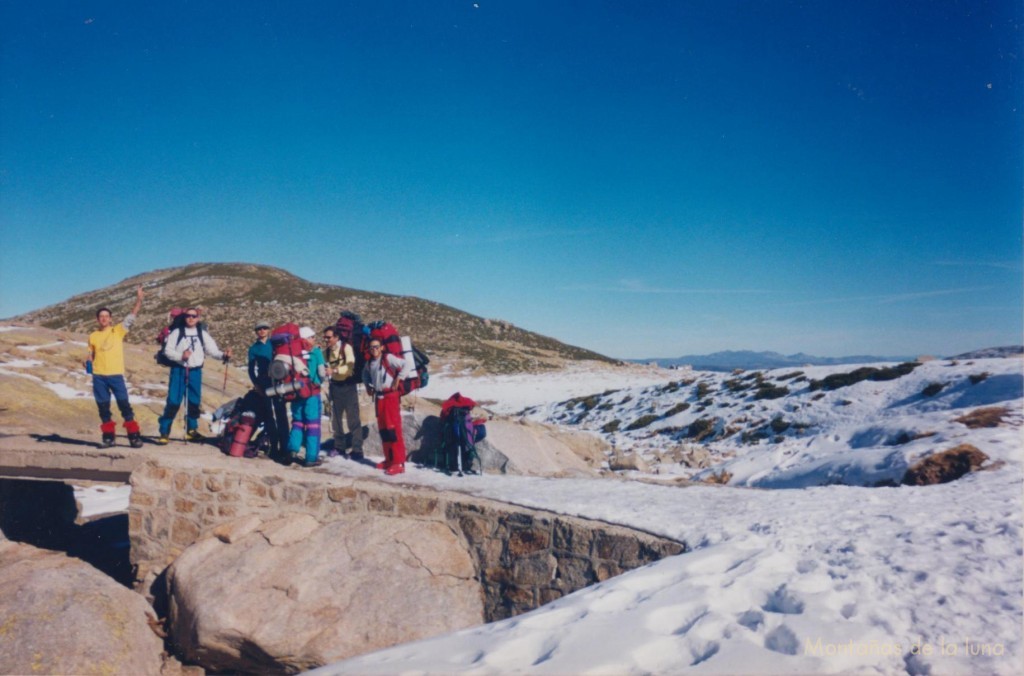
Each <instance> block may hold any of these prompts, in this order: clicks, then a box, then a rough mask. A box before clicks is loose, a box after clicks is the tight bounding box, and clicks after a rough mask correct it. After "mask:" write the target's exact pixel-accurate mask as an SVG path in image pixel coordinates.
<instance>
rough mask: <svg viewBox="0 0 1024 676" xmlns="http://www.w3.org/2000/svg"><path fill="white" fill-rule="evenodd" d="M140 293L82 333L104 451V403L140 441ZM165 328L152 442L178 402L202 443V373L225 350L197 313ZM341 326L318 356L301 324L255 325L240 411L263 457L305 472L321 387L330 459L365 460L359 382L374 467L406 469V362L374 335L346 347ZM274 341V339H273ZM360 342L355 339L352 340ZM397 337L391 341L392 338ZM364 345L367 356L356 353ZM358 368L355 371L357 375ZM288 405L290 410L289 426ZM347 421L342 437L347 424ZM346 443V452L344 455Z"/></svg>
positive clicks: (190, 435) (348, 341) (110, 433)
mask: <svg viewBox="0 0 1024 676" xmlns="http://www.w3.org/2000/svg"><path fill="white" fill-rule="evenodd" d="M144 296H145V294H144V292H143V290H142V287H141V286H140V287H139V288H138V289H137V290H136V300H135V305H134V307H133V308H132V310H131V312H130V313H129V314H128V315H127V316H126V317H125V318H124V320H122V321H121V322H120V323H118V324H114V320H113V314H112V313H111V311H110V309H109V308H106V307H102V308H100V309H99V310H98V311H97V312H96V321H97V323H98V325H99V328H98V329H97V330H95V331H93V332H92V333H91V334H90V336H89V358H88V359H87V360H86V370H87V371H88V372H89V373H91V374H92V378H93V396H94V397H95V399H96V405H97V407H98V409H99V415H100V432H101V435H102V445H103V446H112V445H114V443H115V439H116V433H117V426H116V423H115V422H114V420H113V414H112V411H111V398H113V400H114V402H116V404H117V407H118V409H119V411H120V413H121V417H122V418H123V419H124V429H125V433H126V434H127V436H128V442H129V444H130V445H131V447H132V448H139V447H141V446H142V444H143V439H142V435H141V431H140V429H139V424H138V422H137V421H136V420H135V414H134V411H133V410H132V407H131V404H130V403H129V401H128V388H127V384H126V382H125V377H124V375H125V366H124V363H125V362H124V338H125V336H126V335H127V334H128V332H129V330H130V329H131V327H132V326H133V324H134V323H135V321H136V317H137V315H138V313H139V311H140V310H141V308H142V300H143V298H144ZM174 319H175V321H173V322H172V324H171V325H170V326H169V327H168V328H166V329H164V332H163V333H162V334H161V336H160V338H159V339H158V341H159V342H160V343H161V347H160V351H159V352H158V354H157V361H158V362H159V363H161V364H163V365H164V366H167V367H168V368H169V369H170V375H169V378H168V386H167V400H166V402H165V405H164V410H163V413H162V415H161V416H160V417H159V420H158V423H159V432H158V437H157V438H156V443H158V444H167V443H169V442H170V432H171V426H172V424H173V422H174V420H175V419H176V417H177V415H178V412H179V410H180V408H181V404H182V402H183V401H185V402H186V410H185V440H186V441H203V440H204V439H205V437H204V436H203V435H202V434H201V433H200V432H199V429H198V428H199V416H200V412H201V408H200V404H201V401H202V387H203V366H204V364H205V362H206V359H207V357H209V358H212V359H220V360H222V361H224V362H225V363H227V361H228V360H229V359H230V358H231V350H230V348H227V349H224V350H221V349H220V347H219V346H218V345H217V342H216V341H215V340H214V339H213V337H212V336H211V335H210V333H209V331H208V330H207V329H206V327H205V326H204V325H203V324H202V323H201V322H200V311H199V309H198V308H194V307H193V308H187V309H185V310H183V311H182V312H180V316H178V317H175V318H174ZM340 325H341V324H340V320H339V325H335V326H328V327H325V328H324V329H323V330H322V331H321V335H322V338H323V345H324V349H323V350H321V348H320V346H319V345H317V342H318V341H317V333H316V332H315V331H314V330H313V329H312V328H310V327H308V326H303V327H298V326H296V325H294V324H284V325H281V326H279V327H278V329H277V330H276V331H274V333H273V334H272V333H271V332H272V326H271V324H270V323H268V322H266V321H258V322H256V324H255V326H254V330H255V333H256V340H255V342H254V343H253V344H252V346H251V347H250V348H249V352H248V374H249V380H250V382H251V383H252V390H251V391H250V392H249V393H248V394H247V395H246V397H245V399H246V402H247V403H248V404H250V405H251V406H252V407H254V408H256V409H257V410H256V411H255V414H256V416H257V417H258V419H259V421H260V422H261V423H262V425H263V438H264V439H265V440H266V442H265V444H266V450H267V454H268V456H269V457H270V458H272V459H274V460H276V461H278V462H281V463H283V464H291V463H292V462H295V463H298V464H301V465H304V466H316V465H318V464H320V450H321V448H320V437H321V430H320V420H321V413H322V402H321V389H322V387H323V386H324V384H325V382H326V384H327V387H326V393H327V396H328V401H329V402H330V404H329V405H330V414H331V424H332V433H333V439H332V447H331V450H330V451H329V452H330V453H331V454H332V455H345V456H346V457H349V458H351V459H352V460H357V461H358V460H363V459H364V455H363V426H362V421H361V419H360V415H359V392H358V385H359V384H360V383H361V384H362V385H363V386H364V387H365V389H366V392H367V394H368V395H369V396H370V397H371V398H372V399H373V401H374V409H375V413H376V417H377V425H378V429H379V431H380V437H381V442H382V445H383V449H384V461H383V462H380V463H377V465H376V466H377V468H378V469H382V470H384V471H385V473H387V474H391V475H394V474H401V473H403V472H404V471H405V462H406V448H405V441H404V439H403V436H402V417H401V408H400V396H401V395H402V394H403V393H404V392H405V391H407V390H405V389H403V387H406V388H407V387H408V385H407V384H406V383H405V381H407V380H408V378H404V376H405V374H407V373H409V371H408V368H409V366H411V364H407V361H408V360H407V359H406V358H403V357H402V356H399V355H397V354H395V353H394V352H393V351H389V350H388V349H385V342H387V339H382V338H380V337H378V336H377V335H375V334H371V335H368V336H366V337H365V341H364V340H360V341H359V342H360V343H362V344H360V345H353V344H352V343H353V342H354V339H355V338H356V337H354V336H352V335H344V332H342V331H341V330H339V327H340ZM271 338H273V340H271ZM358 338H362V335H361V334H360V336H358ZM396 340H397V337H396ZM364 348H365V355H364V354H363V352H362V351H363V349H364ZM360 367H361V368H360ZM286 404H290V409H291V410H290V414H291V423H290V424H289V411H288V410H286V409H287V406H286ZM346 424H347V428H348V430H347V433H346V430H345V425H346ZM349 441H350V443H351V452H350V453H348V452H347V449H348V445H349Z"/></svg>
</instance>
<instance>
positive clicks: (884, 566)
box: [315, 359, 1024, 674]
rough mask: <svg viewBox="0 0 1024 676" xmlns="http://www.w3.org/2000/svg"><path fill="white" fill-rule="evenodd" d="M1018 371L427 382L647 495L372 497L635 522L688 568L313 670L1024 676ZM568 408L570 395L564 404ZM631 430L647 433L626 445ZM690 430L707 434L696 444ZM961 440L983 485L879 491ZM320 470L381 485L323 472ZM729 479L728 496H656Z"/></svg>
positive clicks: (367, 472) (455, 485) (945, 368)
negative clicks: (604, 448)
mask: <svg viewBox="0 0 1024 676" xmlns="http://www.w3.org/2000/svg"><path fill="white" fill-rule="evenodd" d="M1021 364H1022V362H1021V360H1020V359H984V360H982V359H978V360H973V361H966V362H960V363H955V362H949V361H935V362H929V363H926V364H923V365H921V366H919V367H917V368H915V369H914V370H913V371H912V372H909V373H906V374H903V375H900V376H899V377H896V378H894V379H892V380H885V381H877V380H865V381H862V382H858V383H856V384H852V385H848V386H844V387H839V388H837V389H827V388H823V387H820V386H819V387H818V388H817V389H815V386H814V385H813V383H815V382H816V381H817V382H819V383H820V382H821V381H823V380H824V379H825V378H826V376H829V375H834V374H841V373H849V372H851V371H853V370H854V369H855V368H856V367H849V366H843V367H814V368H808V369H806V370H805V371H806V372H805V373H802V374H801V375H794V371H786V372H783V371H775V372H773V371H768V372H764V373H761V374H760V375H755V373H754V372H752V373H746V374H712V373H704V372H694V373H692V374H688V375H686V374H681V373H679V372H673V371H666V372H660V373H658V372H650V373H648V374H646V375H640V376H638V375H636V374H635V373H631V374H630V375H629V376H626V377H624V378H622V379H620V380H619V381H617V382H616V381H615V379H614V378H612V377H610V376H609V375H608V372H607V371H604V370H595V371H593V372H589V371H587V370H585V369H583V370H577V371H574V372H573V373H572V374H570V375H566V374H564V373H563V374H547V375H534V376H517V377H504V378H482V379H469V378H454V377H452V378H438V379H436V380H432V382H431V392H428V393H427V394H429V396H436V397H441V398H443V397H447V396H448V395H449V394H451V393H453V392H454V391H456V390H458V391H461V392H462V393H463V394H464V395H466V396H469V397H472V398H474V399H476V400H478V401H492V402H494V403H493V404H491V405H490V406H491V407H492V408H494V409H495V410H504V411H519V410H522V409H524V408H527V407H531V409H530V412H529V415H530V416H531V417H535V418H538V419H543V420H548V421H553V422H558V423H559V424H565V425H572V426H574V427H577V428H582V429H588V430H590V431H592V432H593V433H595V434H600V435H602V436H605V437H606V438H607V439H609V440H610V441H613V442H614V443H615V444H616V447H617V448H618V449H619V450H620V451H626V452H632V453H637V454H640V455H642V456H643V457H645V458H648V459H649V460H650V461H651V464H652V467H653V470H652V472H653V473H652V474H647V475H645V476H644V478H646V479H648V481H644V482H641V481H633V480H630V479H634V478H639V476H640V475H639V473H636V472H630V473H625V474H624V475H623V478H622V480H618V479H603V480H594V479H547V478H536V477H515V476H500V475H486V476H470V477H465V478H455V477H448V476H445V475H443V474H439V473H436V472H434V471H431V470H428V469H421V468H415V467H410V468H409V471H408V472H407V473H406V474H405V475H402V476H401V477H396V478H393V479H384V480H391V481H400V482H402V483H411V484H420V485H428V486H434V487H437V488H441V489H446V490H458V491H463V492H466V493H469V494H474V495H479V496H483V497H489V498H494V499H498V500H504V501H507V502H511V503H515V504H520V505H524V506H529V507H534V508H540V509H547V510H551V511H555V512H560V513H565V514H574V515H579V516H583V517H587V518H592V519H599V520H603V521H607V522H611V523H618V524H623V525H627V526H633V527H636V528H639V529H642V530H645V531H648V532H652V533H656V534H660V535H664V536H668V537H672V538H676V539H679V540H682V541H684V542H686V543H687V545H688V546H689V548H690V551H689V552H687V553H684V554H681V555H678V556H674V557H670V558H667V559H664V560H662V561H660V562H658V563H655V564H651V565H649V566H646V567H644V568H641V569H638V570H635V571H632V572H630V573H627V574H624V575H621V576H619V577H617V578H613V579H611V580H607V581H605V582H603V583H601V584H598V585H595V586H593V587H590V588H588V589H584V590H581V591H579V592H577V593H575V594H572V595H570V596H567V597H565V598H562V599H560V600H558V601H556V602H554V603H552V604H549V605H548V606H545V607H543V608H540V609H537V610H535V611H533V612H531V613H527V614H525V615H521V616H518V617H515V618H511V619H508V620H504V621H501V622H496V623H492V624H489V625H485V626H482V627H478V628H474V629H468V630H465V631H461V632H458V633H455V634H450V635H446V636H440V637H436V638H433V639H428V640H425V641H420V642H418V643H413V644H406V645H402V646H397V647H395V648H391V649H388V650H384V651H380V652H377V653H373V654H369V655H364V656H361V657H358V658H354V659H351V660H347V661H344V662H340V663H337V664H333V665H329V666H327V667H324V668H322V669H320V670H317V672H315V673H319V674H453V673H468V674H506V673H531V674H532V673H538V674H665V673H678V672H693V673H706V674H741V673H750V674H763V673H770V674H777V673H810V674H821V673H858V674H905V673H911V674H1015V673H1019V670H1020V667H1021V663H1022V659H1024V647H1022V620H1024V610H1022V600H1024V565H1022V561H1024V558H1022V557H1024V547H1022V537H1021V529H1022V485H1024V484H1022V478H1024V475H1022V466H1024V462H1022V461H1024V452H1022V448H1024V441H1022V439H1021V419H1022V405H1024V398H1022V397H1024V395H1022V382H1024V378H1022V372H1021ZM871 366H873V367H878V368H882V369H884V368H888V367H891V366H893V365H891V364H890V365H871ZM745 382H749V383H750V385H749V386H746V385H745V384H744V383H745ZM684 383H685V384H684ZM701 383H703V386H702V385H701ZM938 384H941V385H942V386H941V387H938ZM780 387H786V388H787V389H788V392H787V393H786V394H785V395H779V396H778V398H769V397H763V396H761V394H759V393H764V392H768V393H769V394H770V393H772V392H775V393H778V390H777V389H774V390H773V389H772V388H780ZM698 388H699V389H698ZM612 389H614V390H617V391H616V392H613V393H609V392H608V390H612ZM587 395H597V396H595V397H594V398H591V399H590V400H589V401H586V399H587V398H588V397H587ZM568 398H583V400H581V401H578V402H574V403H573V402H570V403H568V404H566V403H561V404H560V403H559V402H565V400H566V399H568ZM683 404H688V406H686V407H683V406H682V405H683ZM986 408H987V409H1003V413H1002V414H1000V415H999V416H998V417H999V418H1000V419H1001V420H1002V422H1001V424H999V426H996V427H980V428H972V427H969V426H967V425H966V424H964V422H962V420H963V419H964V417H965V416H968V415H970V414H972V413H975V412H976V411H978V410H979V409H986ZM584 413H585V415H581V414H584ZM645 415H646V416H653V417H654V419H653V420H652V421H651V422H649V423H648V424H645V425H642V426H639V427H636V428H635V429H633V430H626V429H625V428H626V427H628V426H629V425H630V423H632V422H635V421H637V420H639V419H640V418H641V417H642V416H645ZM614 420H619V421H620V423H619V425H618V426H614V425H610V423H612V422H613V421H614ZM703 420H710V421H711V422H710V423H708V424H707V429H708V430H711V432H710V433H709V436H707V437H706V438H703V439H700V440H699V442H698V440H696V438H695V437H694V436H693V431H694V430H704V429H705V424H704V423H702V422H698V421H703ZM775 420H779V421H780V422H776V423H775V425H774V426H773V425H772V422H773V421H775ZM786 423H788V425H786ZM613 427H614V429H612V428H613ZM666 430H667V431H666ZM729 430H732V431H729ZM964 443H968V444H971V445H973V446H975V447H977V448H978V449H979V450H981V451H982V452H984V453H985V454H987V455H988V456H989V458H990V460H989V461H988V462H987V463H986V467H987V468H988V469H987V471H981V472H976V473H973V474H970V475H968V476H966V477H964V478H962V479H959V480H957V481H954V482H951V483H947V484H941V485H936V486H924V487H910V486H900V487H896V486H881V487H875V486H876V485H877V484H879V483H885V482H886V481H889V482H892V481H897V482H898V479H899V478H900V477H901V476H902V473H903V472H905V470H906V468H907V467H908V466H909V465H910V464H912V463H914V462H916V461H917V460H919V459H920V458H923V457H926V456H928V455H931V454H933V453H936V452H939V451H942V450H944V449H947V448H950V447H953V446H956V445H959V444H964ZM676 447H679V448H676ZM694 447H700V448H703V449H705V450H707V451H708V458H706V460H707V462H709V463H711V465H710V466H709V467H688V466H685V465H684V464H680V463H679V462H678V461H675V460H673V458H674V457H676V456H674V455H673V453H672V452H670V451H672V449H673V448H675V450H677V451H678V450H680V449H682V450H683V451H685V452H691V451H693V450H694ZM325 468H326V469H327V470H328V471H332V472H335V473H338V474H343V475H347V476H366V477H369V476H375V477H376V476H379V472H376V471H374V470H372V469H370V468H369V467H367V466H365V465H361V464H357V463H351V462H347V461H345V460H341V459H337V458H334V459H330V460H328V461H327V463H326V465H325ZM723 472H727V473H728V475H729V477H728V478H729V483H728V485H704V484H699V485H692V486H680V485H673V484H672V483H669V482H666V483H664V484H662V485H655V484H652V483H650V482H649V480H650V479H651V478H655V479H664V478H671V479H675V478H679V477H694V478H696V479H701V478H707V477H708V476H710V475H713V474H717V476H718V477H719V478H722V473H723ZM843 483H846V484H851V485H842V484H843Z"/></svg>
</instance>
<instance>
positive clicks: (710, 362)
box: [633, 350, 916, 371]
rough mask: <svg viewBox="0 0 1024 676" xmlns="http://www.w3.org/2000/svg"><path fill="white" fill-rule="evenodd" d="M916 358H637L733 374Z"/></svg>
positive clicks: (742, 353)
mask: <svg viewBox="0 0 1024 676" xmlns="http://www.w3.org/2000/svg"><path fill="white" fill-rule="evenodd" d="M914 359H916V357H907V356H902V357H872V356H866V355H856V356H850V357H815V356H813V355H809V354H804V353H803V352H798V353H797V354H790V355H783V354H779V353H778V352H753V351H750V350H739V351H734V350H725V351H723V352H714V353H712V354H704V355H696V354H688V355H684V356H682V357H675V358H654V359H636V360H633V361H637V362H642V363H652V362H653V363H656V364H657V365H658V366H662V367H665V368H669V367H672V366H692V367H693V368H695V369H697V370H699V371H732V370H734V369H772V368H785V367H787V366H839V365H842V364H872V363H876V362H892V361H896V362H899V361H913V360H914Z"/></svg>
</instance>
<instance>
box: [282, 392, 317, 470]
mask: <svg viewBox="0 0 1024 676" xmlns="http://www.w3.org/2000/svg"><path fill="white" fill-rule="evenodd" d="M320 410H321V407H320V395H319V394H318V395H316V396H313V397H309V398H308V399H294V400H292V431H291V434H289V435H288V450H289V451H290V452H291V453H293V454H295V453H298V452H299V449H301V448H302V447H303V446H305V447H306V462H310V463H312V462H316V459H317V458H318V457H319V456H320Z"/></svg>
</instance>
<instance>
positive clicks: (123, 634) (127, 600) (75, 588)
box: [0, 538, 164, 676]
mask: <svg viewBox="0 0 1024 676" xmlns="http://www.w3.org/2000/svg"><path fill="white" fill-rule="evenodd" d="M151 619H155V618H153V613H152V610H151V609H150V607H149V604H147V603H146V600H145V599H144V598H143V597H142V596H141V595H139V594H136V593H135V592H133V591H131V590H129V589H126V588H124V587H122V586H121V585H119V584H117V583H116V582H114V581H113V580H112V579H110V578H109V577H107V576H106V575H104V574H103V573H101V572H99V571H98V570H96V569H95V568H93V567H92V566H90V565H89V564H87V563H85V562H83V561H80V560H78V559H75V558H71V557H69V556H66V555H64V554H60V553H57V552H52V551H48V550H45V549H38V548H36V547H33V546H31V545H25V544H20V543H16V542H11V541H9V540H6V539H3V538H0V673H4V674H36V673H39V674H131V675H132V676H138V675H140V674H159V673H160V670H161V666H162V663H163V660H162V659H161V653H163V650H164V644H163V641H162V640H161V639H160V638H159V637H158V636H157V635H156V633H155V632H154V630H153V629H152V628H151V627H150V620H151Z"/></svg>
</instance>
